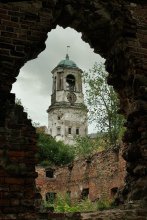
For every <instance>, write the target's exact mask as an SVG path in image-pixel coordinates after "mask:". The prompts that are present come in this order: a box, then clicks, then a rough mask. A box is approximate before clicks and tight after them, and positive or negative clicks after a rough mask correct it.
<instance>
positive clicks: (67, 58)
mask: <svg viewBox="0 0 147 220" xmlns="http://www.w3.org/2000/svg"><path fill="white" fill-rule="evenodd" d="M69 48H70V46H67V54H66V60H69V55H68V49H69Z"/></svg>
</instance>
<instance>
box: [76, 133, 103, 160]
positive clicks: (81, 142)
mask: <svg viewBox="0 0 147 220" xmlns="http://www.w3.org/2000/svg"><path fill="white" fill-rule="evenodd" d="M97 139H98V138H96V140H92V139H91V138H90V137H89V136H85V137H81V136H77V137H76V144H75V154H76V156H77V157H84V158H88V157H90V156H91V155H93V154H94V153H95V152H97V151H98V150H101V147H100V145H98V143H99V142H98V140H97Z"/></svg>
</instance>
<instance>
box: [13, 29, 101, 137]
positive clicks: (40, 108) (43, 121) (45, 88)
mask: <svg viewBox="0 0 147 220" xmlns="http://www.w3.org/2000/svg"><path fill="white" fill-rule="evenodd" d="M67 46H70V49H69V52H68V54H69V57H70V59H71V60H73V61H74V62H75V63H76V64H77V66H78V67H79V68H81V69H82V70H86V71H88V70H89V69H91V68H92V67H93V65H94V63H95V62H98V63H99V62H104V59H103V58H101V57H100V56H99V55H98V54H95V53H94V52H93V49H92V48H90V46H89V44H87V43H85V42H84V41H83V40H82V39H81V33H78V32H77V31H75V30H74V29H71V28H66V29H63V28H62V27H59V26H57V28H56V29H54V30H52V31H51V32H49V33H48V39H47V41H46V49H45V50H44V51H43V52H42V53H41V54H39V56H38V57H37V58H36V59H35V60H31V61H29V62H27V63H26V64H25V65H24V66H23V68H21V70H20V73H19V76H18V77H17V81H16V83H14V84H13V88H12V92H13V93H15V94H16V97H17V98H19V99H21V102H22V105H23V106H24V108H25V109H26V110H27V112H28V115H29V118H31V119H32V121H33V122H36V123H40V125H46V126H47V124H48V117H47V112H46V110H47V109H48V107H49V105H50V103H51V92H52V74H51V70H52V69H53V68H54V67H56V66H57V64H58V63H59V62H60V61H61V60H63V59H64V58H65V55H66V52H67ZM88 131H89V133H93V132H94V133H95V132H96V130H95V128H94V125H93V124H91V125H89V127H88Z"/></svg>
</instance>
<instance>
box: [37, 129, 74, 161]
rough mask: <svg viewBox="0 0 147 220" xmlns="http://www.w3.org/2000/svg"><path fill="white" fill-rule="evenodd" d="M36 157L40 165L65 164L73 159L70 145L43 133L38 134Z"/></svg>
mask: <svg viewBox="0 0 147 220" xmlns="http://www.w3.org/2000/svg"><path fill="white" fill-rule="evenodd" d="M37 146H38V159H39V162H40V163H41V164H42V165H65V164H68V163H70V162H72V161H73V160H74V150H73V149H72V147H71V146H69V145H66V144H64V143H63V142H61V141H58V142H57V141H56V140H55V139H54V138H53V137H51V136H49V135H47V134H45V133H39V134H38V143H37Z"/></svg>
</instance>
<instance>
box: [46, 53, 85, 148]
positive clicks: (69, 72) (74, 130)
mask: <svg viewBox="0 0 147 220" xmlns="http://www.w3.org/2000/svg"><path fill="white" fill-rule="evenodd" d="M82 72H83V71H82V70H81V69H80V68H79V67H77V65H76V64H75V63H74V62H73V61H72V60H70V59H69V55H68V54H66V57H65V59H64V60H62V61H60V62H59V64H58V65H57V66H56V67H55V68H54V69H53V70H52V78H53V85H52V95H51V105H50V106H49V108H48V110H47V112H48V134H50V135H51V136H53V137H55V139H56V140H57V141H58V140H62V141H63V142H64V143H65V144H69V145H74V143H75V137H76V136H77V135H79V136H85V135H87V107H86V106H85V104H84V95H83V91H82Z"/></svg>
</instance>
